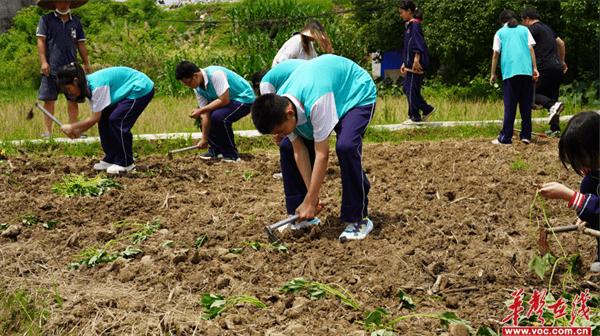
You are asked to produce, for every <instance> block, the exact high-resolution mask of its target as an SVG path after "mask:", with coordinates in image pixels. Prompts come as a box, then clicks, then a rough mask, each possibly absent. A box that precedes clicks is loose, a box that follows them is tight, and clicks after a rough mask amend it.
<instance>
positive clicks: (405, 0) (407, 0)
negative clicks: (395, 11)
mask: <svg viewBox="0 0 600 336" xmlns="http://www.w3.org/2000/svg"><path fill="white" fill-rule="evenodd" d="M399 7H400V8H402V9H404V10H409V11H411V12H413V15H414V13H415V12H416V11H417V5H415V3H414V2H412V1H411V0H402V1H400V5H399Z"/></svg>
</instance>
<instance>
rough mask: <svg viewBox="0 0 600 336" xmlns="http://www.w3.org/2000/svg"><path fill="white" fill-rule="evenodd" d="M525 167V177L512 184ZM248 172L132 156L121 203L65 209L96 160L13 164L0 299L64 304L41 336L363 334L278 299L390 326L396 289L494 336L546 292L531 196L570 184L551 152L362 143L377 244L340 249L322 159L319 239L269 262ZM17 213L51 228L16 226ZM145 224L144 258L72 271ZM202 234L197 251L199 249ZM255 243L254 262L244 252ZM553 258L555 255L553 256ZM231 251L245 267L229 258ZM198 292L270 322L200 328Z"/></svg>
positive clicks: (16, 160)
mask: <svg viewBox="0 0 600 336" xmlns="http://www.w3.org/2000/svg"><path fill="white" fill-rule="evenodd" d="M523 157H526V158H527V159H526V161H527V163H528V165H529V167H528V168H526V169H522V170H512V169H511V164H512V163H513V162H514V160H516V159H517V158H523ZM244 158H245V161H243V162H241V163H238V164H231V163H221V162H214V163H208V164H207V163H205V162H202V161H201V160H199V159H198V158H197V157H195V156H193V155H192V154H190V155H187V156H178V157H176V158H175V159H174V160H167V159H166V158H165V157H162V156H150V157H143V158H140V159H139V160H138V170H137V172H136V173H133V174H129V175H127V176H122V177H117V180H118V181H119V182H120V183H121V184H122V185H123V186H124V189H122V190H111V191H110V192H108V193H106V194H104V195H102V196H100V197H97V198H91V197H83V198H81V197H79V198H78V197H74V198H64V197H60V196H58V195H55V194H53V193H52V191H51V187H52V184H53V183H54V182H56V181H59V180H61V178H62V176H63V175H64V174H66V173H83V174H86V175H89V176H93V175H94V173H93V172H92V171H91V165H92V164H93V162H92V160H89V159H78V158H66V157H53V158H43V157H31V156H29V157H26V156H17V157H11V158H10V165H8V164H0V173H1V174H0V181H1V183H0V195H2V197H0V205H1V208H2V209H4V211H2V212H0V223H8V224H10V225H11V226H15V227H18V228H19V230H16V229H13V231H11V232H12V233H11V234H10V235H7V236H6V237H4V236H3V237H0V256H1V257H0V277H1V278H2V281H0V282H1V283H3V284H4V285H0V286H4V287H5V288H6V289H7V290H11V289H16V288H46V289H48V290H49V291H51V292H55V293H58V294H59V295H60V297H61V298H62V300H63V301H62V302H63V303H62V305H61V306H60V307H58V306H57V307H54V308H53V310H52V312H53V313H52V314H51V315H50V317H49V320H48V322H47V323H46V325H45V327H44V328H45V330H46V332H47V333H48V334H52V333H60V332H66V333H68V332H70V331H75V330H76V331H77V332H81V333H105V334H106V333H108V334H122V333H130V334H160V333H166V332H171V333H172V334H180V335H191V334H194V333H196V334H205V335H241V334H244V335H291V334H294V335H350V334H356V335H359V334H361V332H362V330H363V326H362V325H361V324H360V321H361V320H362V318H363V316H362V312H357V311H352V310H350V309H349V308H347V307H344V306H342V305H341V304H340V303H339V301H337V300H335V299H331V298H330V299H324V300H316V301H313V300H308V299H306V298H304V297H302V296H293V295H290V294H283V293H281V292H279V288H280V287H281V285H283V284H284V283H285V282H286V281H288V280H291V279H293V278H296V277H305V278H309V279H312V280H316V281H320V282H323V283H331V284H338V285H340V286H342V287H344V288H346V289H347V290H348V291H349V292H350V293H351V294H352V295H353V296H354V297H355V298H356V299H357V300H358V301H359V302H360V303H361V305H362V307H364V308H365V309H374V308H376V307H379V306H384V307H387V308H388V309H389V310H390V311H391V313H392V315H394V316H397V315H400V314H405V313H406V312H407V311H406V310H405V309H404V310H402V309H400V308H398V307H399V302H398V299H397V298H396V297H395V294H396V292H397V291H398V290H399V289H402V290H404V291H405V292H406V293H407V294H408V295H410V296H411V297H412V298H413V300H414V301H415V304H416V306H417V311H419V312H443V311H447V310H451V311H454V312H456V313H457V314H458V315H459V316H460V317H462V318H464V319H467V320H470V321H471V322H472V324H473V325H474V326H476V327H478V326H483V325H485V326H492V327H497V325H495V324H494V323H496V322H494V321H498V320H501V319H502V317H503V316H504V315H505V314H506V310H505V306H504V301H506V300H507V299H509V298H510V296H509V294H510V292H511V291H512V290H513V289H515V288H542V287H544V286H545V283H544V282H542V281H540V280H539V278H537V276H535V275H533V274H532V273H531V272H530V271H528V262H529V260H530V259H531V257H532V256H533V255H534V254H536V253H537V232H538V228H537V227H536V226H535V225H532V224H531V223H530V220H529V212H530V204H531V203H532V201H533V197H534V195H535V191H536V188H537V186H539V185H540V184H541V183H543V182H547V181H551V180H559V181H566V182H567V183H568V184H570V185H571V186H572V187H574V188H576V187H577V185H578V182H579V181H578V177H577V176H576V174H574V173H572V172H568V171H566V170H565V169H564V168H563V167H562V166H561V165H560V164H559V162H558V159H557V154H556V143H554V142H552V143H550V144H542V145H540V144H538V145H531V146H525V145H521V144H516V145H513V146H511V147H504V146H491V145H488V143H487V141H483V140H481V141H477V140H475V141H473V140H470V141H444V142H418V143H410V142H409V143H403V144H398V145H392V144H367V145H365V146H364V157H363V159H364V165H365V168H366V170H367V172H368V175H369V178H370V180H371V184H372V187H371V193H370V195H369V197H370V203H369V206H370V213H371V218H372V220H373V222H374V224H375V229H374V231H373V233H372V234H371V235H370V236H369V237H368V239H366V240H364V241H358V242H349V243H345V244H342V243H340V242H338V240H337V237H338V236H339V234H340V232H341V231H342V230H343V228H344V227H343V224H342V223H341V222H340V221H339V220H338V215H339V203H340V195H341V183H340V177H339V165H338V163H337V161H336V157H335V154H334V153H332V155H331V158H332V162H331V169H330V172H329V173H328V176H327V178H326V182H325V184H324V186H323V187H322V190H321V199H322V201H323V202H325V203H327V204H328V207H327V208H326V209H325V210H324V211H323V212H322V213H321V215H320V217H321V219H322V221H323V224H322V225H321V226H319V227H315V228H312V229H311V230H310V231H309V232H300V233H285V234H283V237H284V241H285V242H286V244H287V246H288V249H289V251H288V252H289V253H282V252H278V251H274V250H273V249H270V248H267V247H266V239H267V238H266V235H265V234H264V231H263V228H264V226H265V225H267V224H271V223H274V222H276V221H278V220H281V219H282V218H284V217H285V216H286V214H285V207H284V202H283V188H282V184H281V181H280V180H277V179H274V178H273V173H276V172H278V171H279V167H278V160H279V155H278V153H276V152H269V151H267V152H263V153H260V155H259V154H256V155H255V156H249V155H247V156H245V157H244ZM547 210H548V213H549V214H550V221H551V223H552V224H553V225H565V224H570V223H571V222H573V220H574V214H573V213H572V212H571V211H570V210H569V209H567V208H566V206H565V204H563V203H562V202H548V203H547ZM26 214H35V215H37V216H38V217H39V219H40V221H41V222H45V221H49V220H55V221H58V225H56V227H55V228H54V229H52V230H46V229H44V228H43V227H41V226H40V225H33V226H22V225H21V224H20V223H21V220H22V218H23V217H24V216H25V215H26ZM153 220H158V221H159V222H160V224H161V227H160V229H159V230H157V231H156V232H153V233H152V234H151V235H149V236H148V237H147V239H145V240H143V241H141V242H140V243H138V244H137V245H136V247H137V248H139V249H141V250H142V251H143V252H142V253H141V254H138V255H136V256H135V257H132V258H125V257H120V258H118V259H116V260H115V261H113V262H111V263H107V264H100V265H98V266H96V267H91V268H87V267H85V266H83V267H80V268H79V269H78V270H69V269H68V265H69V264H70V263H71V262H73V261H75V259H76V256H77V255H78V254H79V253H81V251H82V250H84V249H86V248H89V247H92V246H95V247H103V246H106V244H107V243H109V246H110V242H115V244H116V245H112V246H120V247H125V246H127V245H132V243H131V241H130V235H131V232H132V230H133V229H132V228H127V227H125V228H123V226H119V225H116V223H124V222H125V223H148V222H152V221H153ZM17 231H18V233H16V232H17ZM204 234H205V235H206V236H207V237H208V239H207V240H206V242H205V243H204V244H202V246H200V247H196V246H195V244H196V241H197V238H198V237H200V236H201V235H204ZM560 238H561V239H562V243H563V245H564V246H565V247H566V249H567V252H568V253H576V252H577V251H578V250H579V251H580V252H581V253H582V257H583V260H584V261H586V263H585V264H584V270H585V269H586V267H585V266H586V265H587V262H589V261H591V260H592V258H593V252H594V244H593V240H592V239H589V240H588V239H586V238H581V236H576V235H575V234H565V235H563V236H561V237H560ZM252 241H258V242H262V243H263V248H261V249H260V250H258V251H256V250H254V249H252V248H250V247H249V245H248V242H252ZM550 245H551V248H552V247H554V248H555V249H556V246H555V245H556V244H555V243H554V242H553V241H550ZM241 247H244V250H243V251H242V252H241V253H239V254H236V253H232V251H236V250H235V248H241ZM232 249H233V250H232ZM236 252H239V251H236ZM556 252H558V251H556ZM434 284H435V286H434ZM207 292H210V293H220V294H222V295H225V296H229V295H240V294H247V295H254V296H256V297H258V298H259V299H261V300H262V301H263V302H265V303H266V304H267V308H266V309H263V310H258V309H257V308H255V307H251V306H239V307H235V308H233V309H231V310H229V311H227V312H226V313H225V314H224V315H223V316H221V317H219V318H217V319H216V320H212V321H204V320H202V319H201V315H202V307H201V306H200V305H199V304H198V300H199V298H200V295H201V293H207ZM398 328H399V330H400V331H401V332H402V333H403V334H422V335H436V334H439V333H440V332H441V326H440V323H439V322H438V321H432V320H410V321H408V322H404V323H402V324H400V325H399V326H398Z"/></svg>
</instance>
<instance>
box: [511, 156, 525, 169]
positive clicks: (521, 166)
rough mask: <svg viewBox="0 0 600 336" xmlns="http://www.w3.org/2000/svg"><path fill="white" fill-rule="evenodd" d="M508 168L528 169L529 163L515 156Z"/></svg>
mask: <svg viewBox="0 0 600 336" xmlns="http://www.w3.org/2000/svg"><path fill="white" fill-rule="evenodd" d="M510 169H511V170H514V171H519V170H527V169H529V164H528V163H527V162H526V161H525V160H523V159H521V158H517V159H516V160H515V161H513V162H512V163H511V165H510Z"/></svg>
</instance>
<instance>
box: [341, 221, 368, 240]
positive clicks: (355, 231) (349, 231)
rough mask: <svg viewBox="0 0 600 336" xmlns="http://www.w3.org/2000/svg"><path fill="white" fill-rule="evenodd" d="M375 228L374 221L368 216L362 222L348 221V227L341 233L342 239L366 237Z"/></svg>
mask: <svg viewBox="0 0 600 336" xmlns="http://www.w3.org/2000/svg"><path fill="white" fill-rule="evenodd" d="M372 230H373V222H372V221H371V220H370V219H369V218H368V217H367V218H365V219H363V220H361V221H360V222H356V223H347V225H346V229H345V230H344V232H342V234H341V235H340V241H342V242H344V241H346V240H350V239H354V240H358V239H365V237H367V235H368V234H369V232H371V231H372Z"/></svg>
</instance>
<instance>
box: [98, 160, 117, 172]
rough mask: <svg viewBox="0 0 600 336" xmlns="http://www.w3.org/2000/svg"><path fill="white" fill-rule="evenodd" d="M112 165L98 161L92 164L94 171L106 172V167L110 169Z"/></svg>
mask: <svg viewBox="0 0 600 336" xmlns="http://www.w3.org/2000/svg"><path fill="white" fill-rule="evenodd" d="M112 165H113V164H112V163H108V162H105V161H100V162H98V163H96V164H94V170H98V171H102V170H106V169H108V167H110V166H112Z"/></svg>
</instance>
